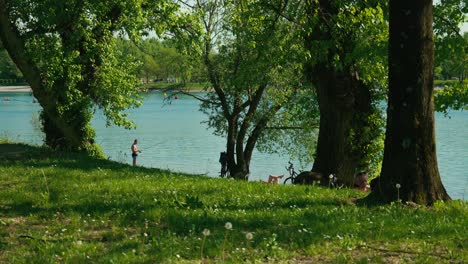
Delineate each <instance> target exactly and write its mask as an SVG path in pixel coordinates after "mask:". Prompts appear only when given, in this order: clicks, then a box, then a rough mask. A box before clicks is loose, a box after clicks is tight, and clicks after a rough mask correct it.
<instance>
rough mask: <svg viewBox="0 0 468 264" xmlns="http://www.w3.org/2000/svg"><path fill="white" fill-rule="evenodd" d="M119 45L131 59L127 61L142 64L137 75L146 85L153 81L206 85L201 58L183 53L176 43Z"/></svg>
mask: <svg viewBox="0 0 468 264" xmlns="http://www.w3.org/2000/svg"><path fill="white" fill-rule="evenodd" d="M117 44H118V45H117V49H119V50H121V51H122V53H123V54H124V55H126V56H127V60H133V61H135V62H137V63H138V64H139V65H138V67H137V68H136V71H135V72H134V73H135V75H138V76H139V77H140V78H141V79H144V81H145V82H146V83H149V82H152V81H153V80H154V81H165V82H166V81H171V82H173V83H186V82H190V81H198V82H201V81H206V73H205V70H204V65H203V62H201V61H200V59H199V58H198V59H197V56H190V55H188V54H184V53H183V52H180V51H179V50H178V49H177V48H178V44H177V43H175V40H172V39H169V40H165V41H160V40H158V39H155V38H148V39H142V40H140V41H138V42H137V43H135V42H133V41H130V40H126V39H119V40H118V42H117Z"/></svg>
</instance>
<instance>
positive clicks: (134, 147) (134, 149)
mask: <svg viewBox="0 0 468 264" xmlns="http://www.w3.org/2000/svg"><path fill="white" fill-rule="evenodd" d="M137 144H138V139H135V140H134V141H133V144H132V147H131V149H132V158H133V166H136V159H137V157H138V153H141V150H139V149H138V147H137Z"/></svg>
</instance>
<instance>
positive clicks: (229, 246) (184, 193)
mask: <svg viewBox="0 0 468 264" xmlns="http://www.w3.org/2000/svg"><path fill="white" fill-rule="evenodd" d="M0 158H1V160H2V162H0V262H2V263H56V262H61V263H62V262H64V263H197V262H210V263H214V262H221V263H242V262H267V263H268V262H270V263H317V262H320V263H323V262H325V263H327V262H328V263H408V262H416V263H452V262H455V263H457V262H458V263H463V262H466V261H468V256H467V246H468V234H467V226H468V206H467V203H466V202H462V201H453V202H450V203H445V204H444V203H438V204H436V205H435V206H433V207H431V208H424V207H416V208H415V207H409V206H403V205H399V204H393V205H388V206H378V207H366V206H355V205H353V204H352V202H351V201H352V200H353V199H354V198H359V197H362V194H361V193H359V192H356V191H354V190H345V189H343V190H330V189H325V188H319V187H313V186H310V187H305V186H290V185H289V186H285V185H270V184H264V183H259V182H238V181H233V180H228V179H213V178H207V177H202V176H191V175H183V174H175V173H171V172H169V171H163V170H159V169H145V168H133V167H130V166H127V165H123V164H119V163H115V162H111V161H107V160H97V159H92V158H89V157H86V156H83V155H79V154H66V153H55V152H52V151H50V150H47V149H44V148H38V147H31V146H26V145H20V144H9V143H4V144H0ZM226 223H230V224H231V225H232V229H229V227H230V225H229V224H227V225H226ZM226 227H227V228H226Z"/></svg>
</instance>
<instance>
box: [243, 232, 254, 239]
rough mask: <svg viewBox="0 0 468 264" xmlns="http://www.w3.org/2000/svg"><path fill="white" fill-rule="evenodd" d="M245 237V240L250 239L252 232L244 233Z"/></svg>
mask: <svg viewBox="0 0 468 264" xmlns="http://www.w3.org/2000/svg"><path fill="white" fill-rule="evenodd" d="M245 238H246V239H247V240H252V239H253V234H252V233H250V232H249V233H247V234H245Z"/></svg>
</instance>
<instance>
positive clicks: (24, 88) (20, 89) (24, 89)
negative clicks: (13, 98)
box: [0, 85, 206, 93]
mask: <svg viewBox="0 0 468 264" xmlns="http://www.w3.org/2000/svg"><path fill="white" fill-rule="evenodd" d="M179 91H183V92H188V93H199V92H206V90H203V89H187V90H186V89H170V88H149V89H142V92H179ZM31 92H32V89H31V87H30V86H28V85H18V86H0V93H31Z"/></svg>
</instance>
